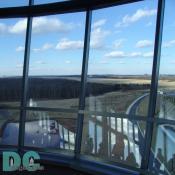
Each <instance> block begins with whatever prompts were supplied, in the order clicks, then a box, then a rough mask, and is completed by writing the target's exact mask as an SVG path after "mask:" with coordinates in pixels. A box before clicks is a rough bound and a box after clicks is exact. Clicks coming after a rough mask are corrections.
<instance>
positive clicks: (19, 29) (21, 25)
mask: <svg viewBox="0 0 175 175" xmlns="http://www.w3.org/2000/svg"><path fill="white" fill-rule="evenodd" d="M26 26H27V19H22V20H19V21H18V22H17V23H16V24H14V25H12V26H8V32H9V33H12V34H21V33H25V31H26Z"/></svg>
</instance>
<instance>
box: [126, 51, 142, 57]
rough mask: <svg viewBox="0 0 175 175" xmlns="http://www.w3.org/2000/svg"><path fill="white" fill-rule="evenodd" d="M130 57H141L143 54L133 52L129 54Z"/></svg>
mask: <svg viewBox="0 0 175 175" xmlns="http://www.w3.org/2000/svg"><path fill="white" fill-rule="evenodd" d="M129 56H130V57H141V56H142V53H141V52H132V53H130V54H129Z"/></svg>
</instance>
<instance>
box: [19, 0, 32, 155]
mask: <svg viewBox="0 0 175 175" xmlns="http://www.w3.org/2000/svg"><path fill="white" fill-rule="evenodd" d="M33 4H34V0H29V6H32V5H33ZM31 35H32V17H28V18H27V29H26V41H25V52H24V65H23V79H22V98H21V110H20V121H19V122H20V123H19V136H18V146H19V148H18V151H19V152H21V151H22V147H23V146H24V135H25V134H24V133H25V119H26V109H25V107H26V106H27V88H28V70H29V59H30V45H31Z"/></svg>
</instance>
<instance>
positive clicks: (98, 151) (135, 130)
mask: <svg viewBox="0 0 175 175" xmlns="http://www.w3.org/2000/svg"><path fill="white" fill-rule="evenodd" d="M110 121H111V122H110ZM118 121H120V123H121V122H122V125H121V128H120V130H118V127H117V123H118ZM143 125H144V124H143V123H142V126H143ZM114 126H115V127H114ZM129 127H130V128H129ZM144 137H145V135H144V133H143V132H142V130H141V129H140V126H139V124H138V123H136V122H135V124H134V123H133V121H132V122H131V121H130V120H128V119H123V120H121V119H120V120H119V119H117V118H115V117H105V116H103V117H102V120H101V121H97V116H94V115H93V116H88V115H87V116H85V119H84V128H83V140H82V150H81V152H82V154H85V155H89V156H93V158H95V159H106V160H110V161H111V160H112V161H116V162H120V163H124V164H127V165H130V166H134V167H140V164H141V158H142V153H143V146H144V145H143V144H144Z"/></svg>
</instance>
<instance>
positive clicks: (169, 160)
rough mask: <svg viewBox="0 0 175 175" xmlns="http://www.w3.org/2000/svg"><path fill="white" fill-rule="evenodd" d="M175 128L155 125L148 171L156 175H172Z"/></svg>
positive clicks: (174, 168) (174, 156)
mask: <svg viewBox="0 0 175 175" xmlns="http://www.w3.org/2000/svg"><path fill="white" fill-rule="evenodd" d="M174 144H175V126H174V125H170V124H162V125H158V126H157V125H155V127H154V134H153V142H152V150H151V154H150V165H151V167H150V169H151V170H152V171H153V172H155V173H156V174H163V173H164V174H174V172H175V149H174Z"/></svg>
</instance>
